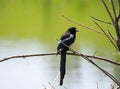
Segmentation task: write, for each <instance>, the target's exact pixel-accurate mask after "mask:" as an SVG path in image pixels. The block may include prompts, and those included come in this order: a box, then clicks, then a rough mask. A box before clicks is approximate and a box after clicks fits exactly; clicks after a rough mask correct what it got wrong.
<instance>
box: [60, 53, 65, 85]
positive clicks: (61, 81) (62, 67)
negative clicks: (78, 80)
mask: <svg viewBox="0 0 120 89" xmlns="http://www.w3.org/2000/svg"><path fill="white" fill-rule="evenodd" d="M65 72H66V51H62V52H61V61H60V85H61V86H62V84H63V79H64V76H65Z"/></svg>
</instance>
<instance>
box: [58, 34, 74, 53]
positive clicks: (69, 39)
mask: <svg viewBox="0 0 120 89" xmlns="http://www.w3.org/2000/svg"><path fill="white" fill-rule="evenodd" d="M73 42H74V36H73V34H70V33H65V34H63V35H62V37H61V39H60V41H59V45H58V48H57V49H58V50H59V51H61V50H63V49H65V48H67V47H66V45H67V46H68V47H69V46H70V45H71V44H72V43H73ZM64 44H65V45H64Z"/></svg>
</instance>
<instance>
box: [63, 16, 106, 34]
mask: <svg viewBox="0 0 120 89" xmlns="http://www.w3.org/2000/svg"><path fill="white" fill-rule="evenodd" d="M62 17H63V18H65V19H66V20H68V21H70V22H72V23H75V24H77V25H79V26H81V27H83V28H86V29H88V30H91V31H94V32H96V33H99V34H102V35H104V34H103V33H101V32H99V31H97V30H95V29H94V28H90V27H88V26H85V25H83V24H80V23H78V22H76V21H74V20H72V19H70V18H68V17H66V16H64V15H62Z"/></svg>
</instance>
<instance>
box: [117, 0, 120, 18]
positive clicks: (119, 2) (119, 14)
mask: <svg viewBox="0 0 120 89" xmlns="http://www.w3.org/2000/svg"><path fill="white" fill-rule="evenodd" d="M118 4H119V12H118V17H117V19H118V20H119V19H120V0H118Z"/></svg>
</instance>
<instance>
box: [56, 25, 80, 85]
mask: <svg viewBox="0 0 120 89" xmlns="http://www.w3.org/2000/svg"><path fill="white" fill-rule="evenodd" d="M76 32H78V30H77V29H76V28H75V27H70V28H69V29H68V30H67V31H66V32H65V33H64V34H63V35H62V36H61V38H60V41H59V43H58V46H57V52H58V53H59V54H60V55H61V60H60V85H61V86H62V85H63V79H64V76H65V72H66V52H67V51H68V50H69V47H70V46H71V45H73V43H74V42H75V39H76Z"/></svg>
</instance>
